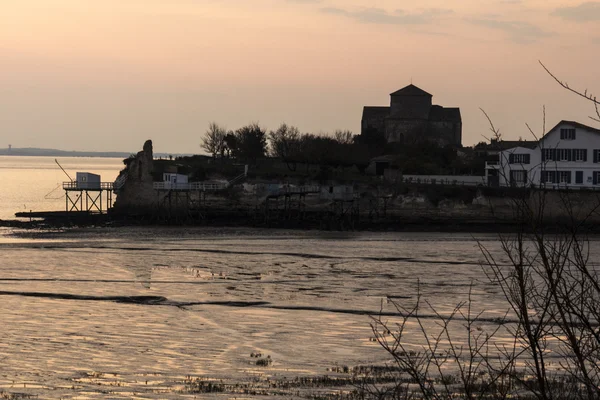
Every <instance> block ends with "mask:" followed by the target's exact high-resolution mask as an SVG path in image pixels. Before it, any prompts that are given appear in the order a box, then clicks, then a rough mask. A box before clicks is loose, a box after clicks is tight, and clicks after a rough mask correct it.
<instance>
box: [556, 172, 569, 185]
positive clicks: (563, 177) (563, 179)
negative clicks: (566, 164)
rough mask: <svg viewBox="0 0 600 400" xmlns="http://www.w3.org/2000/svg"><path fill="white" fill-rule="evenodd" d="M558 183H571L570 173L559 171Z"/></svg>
mask: <svg viewBox="0 0 600 400" xmlns="http://www.w3.org/2000/svg"><path fill="white" fill-rule="evenodd" d="M558 183H571V171H559V172H558Z"/></svg>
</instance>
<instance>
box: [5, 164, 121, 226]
mask: <svg viewBox="0 0 600 400" xmlns="http://www.w3.org/2000/svg"><path fill="white" fill-rule="evenodd" d="M54 160H55V158H54V157H12V156H0V182H2V188H1V189H0V219H15V213H16V212H19V211H29V210H33V211H62V210H64V209H65V192H64V190H63V189H62V182H65V181H69V178H68V177H67V176H66V175H65V173H64V172H62V171H61V170H60V168H59V167H58V165H56V163H55V162H54ZM58 162H59V163H60V164H61V165H62V167H63V168H64V169H65V170H66V171H67V173H68V174H69V175H70V176H71V177H72V178H73V179H75V173H76V172H91V173H94V174H98V175H100V176H101V178H102V181H103V182H105V181H106V182H112V181H114V180H115V179H116V177H117V175H119V171H120V170H121V169H122V168H123V162H122V160H121V159H119V158H92V157H59V158H58Z"/></svg>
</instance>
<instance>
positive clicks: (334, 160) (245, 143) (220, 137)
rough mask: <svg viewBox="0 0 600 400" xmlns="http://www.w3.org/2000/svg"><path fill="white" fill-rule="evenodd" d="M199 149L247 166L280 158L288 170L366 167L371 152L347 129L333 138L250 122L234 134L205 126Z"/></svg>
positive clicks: (290, 127)
mask: <svg viewBox="0 0 600 400" xmlns="http://www.w3.org/2000/svg"><path fill="white" fill-rule="evenodd" d="M201 147H202V148H203V149H204V150H206V151H207V152H208V153H209V154H211V155H212V156H213V157H214V158H218V157H221V158H234V159H236V160H240V161H243V162H248V163H255V162H256V161H257V160H258V159H260V158H263V157H267V156H271V157H277V158H280V159H281V160H282V161H284V162H285V163H286V164H287V166H288V168H289V169H290V170H292V171H294V170H296V168H297V166H298V164H300V163H303V164H318V165H330V166H352V165H356V166H358V167H359V168H363V167H366V166H367V165H368V163H369V160H370V158H371V157H372V156H373V152H372V151H370V149H369V146H368V145H366V144H365V143H363V142H362V141H361V140H360V137H359V136H358V135H354V134H353V133H352V132H351V131H348V130H337V131H335V132H334V133H333V135H331V136H329V135H325V134H318V135H317V134H312V133H301V132H300V130H299V129H298V128H297V127H295V126H291V125H287V124H285V123H283V124H281V125H280V126H279V127H278V128H277V129H275V130H271V131H267V130H266V129H264V128H263V127H261V126H260V125H259V124H258V123H251V124H249V125H246V126H244V127H242V128H240V129H238V130H236V131H231V130H229V131H228V130H227V129H225V128H224V127H222V126H220V125H219V124H217V123H215V122H211V123H210V124H209V126H208V130H207V131H206V133H205V135H204V137H203V138H202V143H201Z"/></svg>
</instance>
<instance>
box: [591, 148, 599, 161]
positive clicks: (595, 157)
mask: <svg viewBox="0 0 600 400" xmlns="http://www.w3.org/2000/svg"><path fill="white" fill-rule="evenodd" d="M592 153H593V154H594V162H595V163H597V162H599V161H600V149H594V150H592Z"/></svg>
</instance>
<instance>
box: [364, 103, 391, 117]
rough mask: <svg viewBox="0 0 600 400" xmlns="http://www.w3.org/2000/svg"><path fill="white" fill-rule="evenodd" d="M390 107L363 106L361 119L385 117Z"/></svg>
mask: <svg viewBox="0 0 600 400" xmlns="http://www.w3.org/2000/svg"><path fill="white" fill-rule="evenodd" d="M389 113H390V108H389V107H371V106H365V107H364V108H363V115H362V119H363V120H365V119H371V118H385V117H387V116H388V115H389Z"/></svg>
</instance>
